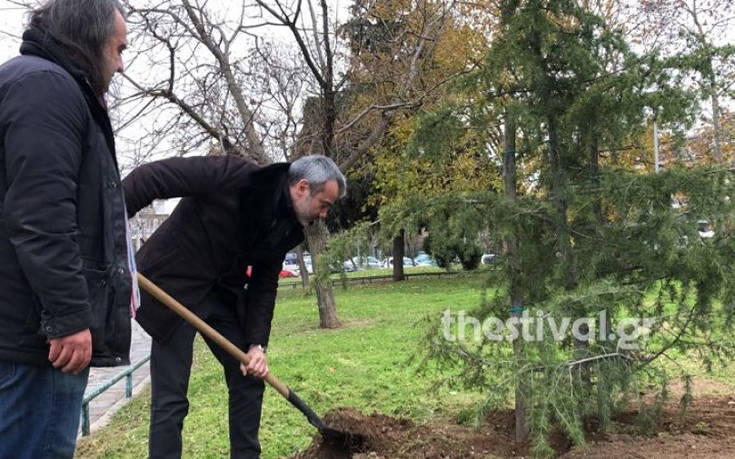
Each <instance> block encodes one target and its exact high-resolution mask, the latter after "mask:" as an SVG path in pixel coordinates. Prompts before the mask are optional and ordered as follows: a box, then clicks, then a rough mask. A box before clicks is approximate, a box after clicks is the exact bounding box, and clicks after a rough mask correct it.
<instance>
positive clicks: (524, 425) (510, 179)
mask: <svg viewBox="0 0 735 459" xmlns="http://www.w3.org/2000/svg"><path fill="white" fill-rule="evenodd" d="M503 137H504V139H505V146H504V151H503V182H504V185H505V199H507V200H509V201H515V200H516V186H517V184H516V127H515V120H513V119H512V118H511V116H510V114H509V113H508V112H506V114H505V127H504V130H503ZM505 245H506V247H507V250H508V282H509V284H510V285H509V289H508V290H509V292H510V307H511V315H512V316H515V317H520V316H521V315H522V314H523V292H522V289H523V287H522V285H521V267H520V264H521V263H520V249H519V247H518V237H517V233H516V232H515V230H514V231H513V232H512V233H511V234H509V235H508V236H507V237H506V239H505ZM513 355H514V356H515V358H516V360H518V361H523V340H521V339H516V340H515V341H514V342H513ZM527 393H528V392H527V391H526V388H525V387H524V384H523V381H522V380H521V381H519V382H518V384H517V385H516V390H515V418H516V429H515V433H516V435H515V439H516V442H519V443H520V442H524V441H526V438H528V418H527V410H526V395H527Z"/></svg>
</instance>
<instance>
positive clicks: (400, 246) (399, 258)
mask: <svg viewBox="0 0 735 459" xmlns="http://www.w3.org/2000/svg"><path fill="white" fill-rule="evenodd" d="M405 234H406V233H405V231H404V230H401V231H400V232H399V233H398V235H397V236H396V237H394V238H393V280H394V281H396V282H398V281H402V280H406V275H405V274H404V272H403V256H404V255H405V250H404V238H405Z"/></svg>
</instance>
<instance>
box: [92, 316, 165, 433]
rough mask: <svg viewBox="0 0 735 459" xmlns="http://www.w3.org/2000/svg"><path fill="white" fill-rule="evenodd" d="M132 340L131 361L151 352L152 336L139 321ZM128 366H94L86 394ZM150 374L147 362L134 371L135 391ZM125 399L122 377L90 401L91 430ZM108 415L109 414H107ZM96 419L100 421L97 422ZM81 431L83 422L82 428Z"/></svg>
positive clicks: (133, 328) (100, 425)
mask: <svg viewBox="0 0 735 459" xmlns="http://www.w3.org/2000/svg"><path fill="white" fill-rule="evenodd" d="M132 332H133V333H132V342H131V346H130V363H131V364H134V363H136V362H138V361H139V360H141V359H142V358H144V357H145V356H147V355H148V354H150V352H151V338H150V336H148V334H147V333H146V332H145V331H143V329H142V328H141V327H140V325H138V322H136V321H134V320H133V321H132ZM125 368H127V367H111V368H92V369H91V370H90V371H89V383H88V384H87V391H86V392H85V395H87V394H89V393H91V392H92V391H94V390H95V389H96V388H97V387H98V386H101V385H102V384H104V383H105V382H107V381H109V380H110V379H111V378H112V377H113V376H115V375H116V374H118V373H119V372H120V371H122V370H124V369H125ZM148 375H149V363H148V362H146V363H145V364H143V366H141V367H140V368H138V369H137V370H135V372H134V373H133V393H135V391H136V387H137V388H138V389H140V388H141V387H142V386H143V384H141V383H145V382H146V381H148ZM124 399H125V378H123V379H121V380H120V381H118V382H117V383H115V385H113V386H112V387H110V388H109V389H107V390H106V391H104V392H103V393H102V394H100V395H98V396H97V397H95V399H94V400H92V401H91V402H89V425H90V426H91V428H92V429H91V430H93V431H94V429H95V428H99V427H102V425H104V424H105V420H106V419H107V418H108V417H109V414H111V411H113V410H116V409H117V408H119V407H120V406H121V405H122V403H121V402H122V401H123V400H124ZM105 415H108V416H105ZM95 421H98V422H97V423H96V424H95ZM79 429H80V430H79V431H80V432H81V423H80V428H79Z"/></svg>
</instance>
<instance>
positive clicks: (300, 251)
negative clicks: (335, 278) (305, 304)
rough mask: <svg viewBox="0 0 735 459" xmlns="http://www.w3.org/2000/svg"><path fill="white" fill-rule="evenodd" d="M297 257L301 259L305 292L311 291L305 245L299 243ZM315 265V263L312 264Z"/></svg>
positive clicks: (300, 264)
mask: <svg viewBox="0 0 735 459" xmlns="http://www.w3.org/2000/svg"><path fill="white" fill-rule="evenodd" d="M296 257H297V258H298V260H299V273H300V274H301V286H302V287H303V288H304V292H308V291H309V270H308V269H307V268H306V263H305V262H304V247H303V246H302V245H301V244H299V245H298V246H297V247H296ZM312 262H313V259H312ZM312 267H313V264H312Z"/></svg>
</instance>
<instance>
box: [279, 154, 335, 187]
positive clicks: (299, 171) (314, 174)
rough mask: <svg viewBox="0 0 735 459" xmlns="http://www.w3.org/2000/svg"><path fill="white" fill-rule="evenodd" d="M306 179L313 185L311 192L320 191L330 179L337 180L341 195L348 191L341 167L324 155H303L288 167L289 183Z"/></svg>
mask: <svg viewBox="0 0 735 459" xmlns="http://www.w3.org/2000/svg"><path fill="white" fill-rule="evenodd" d="M299 180H306V181H307V182H309V185H310V186H311V194H314V193H319V192H320V191H322V190H323V189H324V186H325V185H326V183H327V182H328V181H330V180H336V181H337V186H338V187H339V197H340V198H341V197H343V196H344V195H345V194H346V193H347V181H346V180H345V176H344V175H342V172H341V171H340V170H339V167H337V165H336V164H335V163H334V161H332V160H331V159H330V158H327V157H326V156H322V155H310V156H302V157H301V158H299V159H297V160H296V161H294V162H292V163H291V165H290V166H289V168H288V184H289V185H293V184H294V183H296V182H298V181H299Z"/></svg>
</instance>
